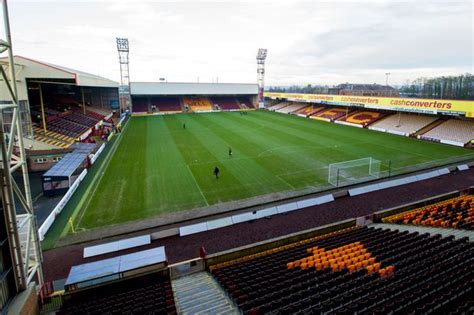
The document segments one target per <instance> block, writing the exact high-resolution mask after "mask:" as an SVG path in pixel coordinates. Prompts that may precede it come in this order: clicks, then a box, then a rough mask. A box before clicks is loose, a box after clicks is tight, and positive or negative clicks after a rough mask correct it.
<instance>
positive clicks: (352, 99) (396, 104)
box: [265, 92, 474, 117]
mask: <svg viewBox="0 0 474 315" xmlns="http://www.w3.org/2000/svg"><path fill="white" fill-rule="evenodd" d="M265 97H268V98H271V99H277V98H278V99H285V100H289V101H294V102H307V103H322V104H330V105H339V106H361V107H365V108H377V109H386V110H394V111H405V112H416V113H423V114H447V115H465V116H466V117H474V101H456V100H435V99H421V98H399V97H370V96H347V95H326V94H295V93H273V92H265Z"/></svg>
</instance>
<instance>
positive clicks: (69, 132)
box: [40, 111, 104, 138]
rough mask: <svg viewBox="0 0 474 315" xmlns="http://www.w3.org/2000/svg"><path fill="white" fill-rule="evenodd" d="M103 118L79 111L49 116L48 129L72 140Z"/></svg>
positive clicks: (95, 114)
mask: <svg viewBox="0 0 474 315" xmlns="http://www.w3.org/2000/svg"><path fill="white" fill-rule="evenodd" d="M99 117H100V118H99ZM103 118H104V117H103V116H101V115H99V114H97V113H93V114H92V113H91V112H87V113H86V114H83V113H80V112H78V111H68V112H65V113H61V114H57V115H55V116H49V117H48V119H47V121H48V122H47V129H48V130H49V131H53V132H56V133H58V134H62V135H65V136H68V137H70V138H77V137H79V136H80V135H81V134H83V133H84V132H86V131H87V130H88V129H89V128H91V127H93V126H95V125H96V124H97V123H98V122H99V121H100V120H102V119H103ZM40 127H41V126H40Z"/></svg>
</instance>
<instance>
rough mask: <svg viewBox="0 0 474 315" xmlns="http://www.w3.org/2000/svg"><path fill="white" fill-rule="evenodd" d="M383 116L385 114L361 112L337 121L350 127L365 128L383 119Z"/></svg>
mask: <svg viewBox="0 0 474 315" xmlns="http://www.w3.org/2000/svg"><path fill="white" fill-rule="evenodd" d="M384 116H385V114H383V113H379V112H374V111H366V110H361V111H356V112H354V113H351V114H349V115H348V116H347V117H343V118H341V119H339V121H340V122H345V123H347V124H351V125H357V126H362V127H366V126H368V125H370V124H373V123H374V122H376V121H377V120H379V119H381V118H383V117H384Z"/></svg>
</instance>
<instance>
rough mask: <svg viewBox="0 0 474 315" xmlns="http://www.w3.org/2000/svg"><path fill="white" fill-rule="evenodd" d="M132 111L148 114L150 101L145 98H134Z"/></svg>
mask: <svg viewBox="0 0 474 315" xmlns="http://www.w3.org/2000/svg"><path fill="white" fill-rule="evenodd" d="M132 110H133V112H134V113H147V112H148V110H149V109H148V99H147V98H145V97H135V98H133V104H132Z"/></svg>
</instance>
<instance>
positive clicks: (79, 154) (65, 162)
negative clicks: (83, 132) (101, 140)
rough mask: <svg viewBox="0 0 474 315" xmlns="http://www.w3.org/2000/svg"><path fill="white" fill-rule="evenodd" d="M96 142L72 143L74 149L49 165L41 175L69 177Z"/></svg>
mask: <svg viewBox="0 0 474 315" xmlns="http://www.w3.org/2000/svg"><path fill="white" fill-rule="evenodd" d="M95 146H96V144H93V143H78V144H74V145H73V146H71V147H73V148H75V149H74V151H73V152H72V153H68V154H66V155H65V156H64V157H63V158H62V159H61V160H60V161H59V162H58V163H56V164H55V165H54V166H53V167H51V168H50V169H49V170H48V171H47V172H46V173H44V174H43V177H70V176H71V175H72V174H74V172H75V171H76V170H77V168H78V167H79V166H81V164H82V163H83V162H84V160H85V159H86V158H87V155H89V153H90V152H92V150H94V148H95Z"/></svg>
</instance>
